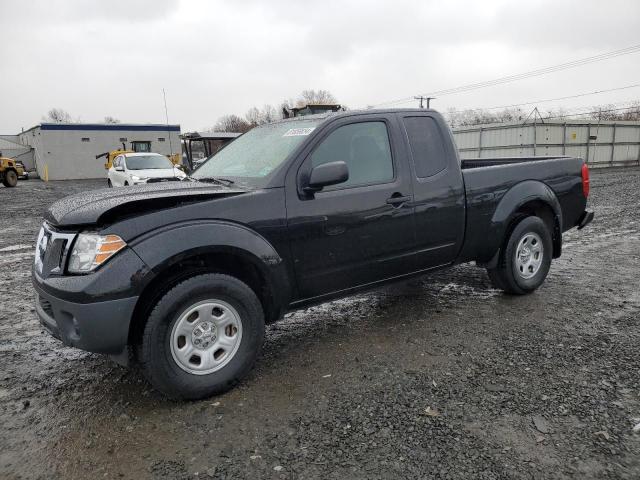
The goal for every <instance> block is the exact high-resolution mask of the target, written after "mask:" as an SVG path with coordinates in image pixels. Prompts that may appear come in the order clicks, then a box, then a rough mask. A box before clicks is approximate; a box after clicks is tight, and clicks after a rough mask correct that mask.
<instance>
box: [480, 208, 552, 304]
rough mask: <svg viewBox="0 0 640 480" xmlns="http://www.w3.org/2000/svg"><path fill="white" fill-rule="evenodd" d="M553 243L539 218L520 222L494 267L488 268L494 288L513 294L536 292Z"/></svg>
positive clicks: (547, 264)
mask: <svg viewBox="0 0 640 480" xmlns="http://www.w3.org/2000/svg"><path fill="white" fill-rule="evenodd" d="M552 254H553V244H552V240H551V233H550V232H549V229H548V228H547V225H546V224H545V223H544V222H543V221H542V219H540V218H539V217H525V218H523V219H522V220H520V221H519V222H518V223H517V225H516V226H515V228H514V229H513V230H512V232H511V234H510V235H509V238H508V239H507V241H506V243H505V245H504V247H503V249H502V251H501V252H500V259H499V261H498V265H497V267H496V268H490V269H487V272H488V273H489V278H490V279H491V283H492V284H493V286H494V287H496V288H499V289H501V290H504V291H505V292H507V293H511V294H514V295H524V294H526V293H531V292H533V291H534V290H535V289H537V288H538V287H539V286H540V285H542V283H543V282H544V280H545V278H547V274H548V273H549V268H550V267H551V257H552Z"/></svg>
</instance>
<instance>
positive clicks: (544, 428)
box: [531, 415, 551, 433]
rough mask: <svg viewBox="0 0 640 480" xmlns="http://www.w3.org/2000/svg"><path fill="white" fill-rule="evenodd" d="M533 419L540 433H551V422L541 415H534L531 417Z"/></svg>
mask: <svg viewBox="0 0 640 480" xmlns="http://www.w3.org/2000/svg"><path fill="white" fill-rule="evenodd" d="M531 420H532V421H533V425H534V427H536V430H538V431H539V432H540V433H551V428H550V427H549V424H548V423H547V421H546V420H545V419H544V417H542V416H540V415H534V416H533V417H531Z"/></svg>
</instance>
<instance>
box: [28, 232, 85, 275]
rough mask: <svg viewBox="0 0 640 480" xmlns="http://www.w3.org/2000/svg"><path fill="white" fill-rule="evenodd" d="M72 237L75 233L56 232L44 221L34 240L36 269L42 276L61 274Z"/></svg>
mask: <svg viewBox="0 0 640 480" xmlns="http://www.w3.org/2000/svg"><path fill="white" fill-rule="evenodd" d="M74 237H75V233H63V232H58V231H56V230H54V229H52V228H51V227H50V226H49V225H47V223H44V224H43V225H42V228H41V229H40V233H39V235H38V240H37V242H36V255H35V263H36V271H37V272H38V273H39V274H40V275H42V276H44V277H47V276H49V275H50V274H53V275H61V274H62V273H63V270H64V263H65V261H66V258H67V254H68V252H69V248H70V247H71V242H72V241H73V238H74Z"/></svg>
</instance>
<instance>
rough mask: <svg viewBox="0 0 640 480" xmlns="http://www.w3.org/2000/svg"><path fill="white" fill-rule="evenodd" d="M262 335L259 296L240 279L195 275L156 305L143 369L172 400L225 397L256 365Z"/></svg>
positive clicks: (142, 358) (144, 347)
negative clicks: (216, 395) (219, 395)
mask: <svg viewBox="0 0 640 480" xmlns="http://www.w3.org/2000/svg"><path fill="white" fill-rule="evenodd" d="M263 337H264V314H263V311H262V305H261V304H260V301H259V300H258V297H257V296H256V294H255V293H254V292H253V290H251V288H249V287H248V286H247V285H246V284H245V283H243V282H241V281H240V280H238V279H237V278H234V277H231V276H228V275H221V274H204V275H198V276H195V277H192V278H190V279H188V280H185V281H184V282H182V283H180V284H178V285H177V286H176V287H174V288H173V289H172V290H170V291H169V292H167V293H166V294H165V295H164V296H163V297H162V298H161V299H160V300H159V301H158V303H157V304H156V305H155V307H154V308H153V311H152V312H151V315H150V316H149V319H148V321H147V324H146V326H145V329H144V334H143V338H142V345H141V346H140V354H139V356H140V358H139V360H140V362H141V365H142V371H143V372H144V374H145V376H146V377H147V379H148V380H149V382H150V383H151V384H152V385H153V386H154V387H155V388H156V389H158V390H159V391H161V392H162V393H164V394H165V395H167V396H169V397H171V398H178V399H188V400H196V399H200V398H205V397H209V396H211V395H215V394H218V393H222V392H224V391H226V390H228V389H230V388H231V387H233V386H234V385H235V384H236V383H238V382H239V381H240V380H241V379H242V378H243V377H244V376H245V375H246V374H247V373H248V372H249V370H250V369H251V367H252V366H253V364H254V362H255V360H256V357H257V356H258V352H259V351H260V347H261V346H262V340H263Z"/></svg>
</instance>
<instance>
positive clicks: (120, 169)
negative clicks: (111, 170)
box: [116, 166, 124, 172]
mask: <svg viewBox="0 0 640 480" xmlns="http://www.w3.org/2000/svg"><path fill="white" fill-rule="evenodd" d="M116 172H124V167H121V166H117V167H116Z"/></svg>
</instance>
